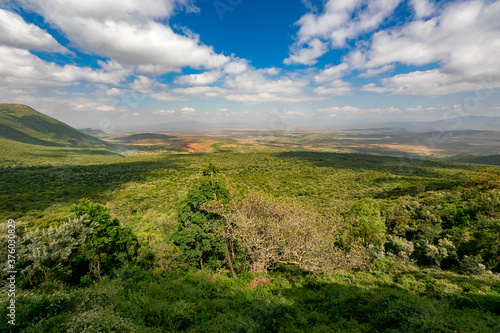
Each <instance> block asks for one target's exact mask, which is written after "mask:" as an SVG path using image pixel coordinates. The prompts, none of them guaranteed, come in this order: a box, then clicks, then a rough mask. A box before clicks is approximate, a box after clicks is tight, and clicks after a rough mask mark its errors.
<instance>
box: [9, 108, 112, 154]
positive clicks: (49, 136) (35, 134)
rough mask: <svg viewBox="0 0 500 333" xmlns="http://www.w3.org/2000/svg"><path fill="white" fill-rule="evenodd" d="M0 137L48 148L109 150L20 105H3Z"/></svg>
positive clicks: (85, 135)
mask: <svg viewBox="0 0 500 333" xmlns="http://www.w3.org/2000/svg"><path fill="white" fill-rule="evenodd" d="M0 137H2V138H4V139H8V140H12V141H17V142H21V143H27V144H33V145H40V146H48V147H68V146H73V147H76V146H79V147H90V146H102V147H105V146H106V144H105V143H104V142H103V141H101V140H99V139H96V138H94V137H91V136H89V135H87V134H85V133H82V132H80V131H78V130H76V129H74V128H73V127H71V126H68V125H66V124H64V123H62V122H60V121H58V120H56V119H54V118H51V117H49V116H47V115H44V114H42V113H40V112H38V111H36V110H34V109H32V108H30V107H29V106H26V105H21V104H0Z"/></svg>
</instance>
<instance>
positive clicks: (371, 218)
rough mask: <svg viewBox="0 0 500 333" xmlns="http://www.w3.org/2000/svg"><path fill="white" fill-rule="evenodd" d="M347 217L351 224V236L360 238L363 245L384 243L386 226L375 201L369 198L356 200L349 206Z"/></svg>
mask: <svg viewBox="0 0 500 333" xmlns="http://www.w3.org/2000/svg"><path fill="white" fill-rule="evenodd" d="M348 217H349V221H350V223H351V225H352V226H351V237H352V238H354V239H357V238H359V239H361V240H362V242H363V245H364V246H368V245H375V246H379V245H383V244H384V242H385V233H386V227H385V224H384V222H383V220H382V218H381V216H380V210H379V208H378V206H377V203H376V202H375V201H373V200H370V199H362V200H360V201H358V202H357V203H355V204H354V205H353V206H352V207H351V209H350V211H349V213H348Z"/></svg>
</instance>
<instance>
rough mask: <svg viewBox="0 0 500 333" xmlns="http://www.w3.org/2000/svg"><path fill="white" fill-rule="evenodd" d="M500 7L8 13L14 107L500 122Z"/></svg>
mask: <svg viewBox="0 0 500 333" xmlns="http://www.w3.org/2000/svg"><path fill="white" fill-rule="evenodd" d="M498 17H500V2H498V1H487V0H483V1H480V0H478V1H437V2H433V1H430V0H408V1H400V0H349V1H347V0H324V1H317V0H316V1H314V0H288V1H283V0H282V1H278V0H275V1H261V0H252V1H250V0H199V1H195V0H141V1H135V0H86V1H76V0H47V1H37V0H14V1H5V0H0V57H1V59H2V60H1V61H0V89H1V92H0V101H1V102H5V103H11V102H15V103H24V104H28V105H30V106H32V107H34V108H36V109H38V110H40V111H42V112H44V113H46V114H48V115H50V116H53V117H55V118H57V119H60V120H62V121H64V122H66V123H68V124H70V125H72V126H75V127H78V128H81V127H94V128H101V129H103V130H108V131H109V130H117V129H120V128H131V127H134V126H143V127H144V126H145V127H147V126H148V125H156V124H161V123H169V122H174V121H179V120H202V121H212V122H244V123H252V124H258V125H260V126H264V127H265V126H268V125H269V123H270V122H272V119H273V117H276V115H279V117H280V119H285V120H286V121H289V122H290V123H293V124H298V125H300V124H303V125H304V126H306V125H307V126H309V125H315V124H318V125H325V124H332V125H334V124H335V123H339V122H343V121H352V122H356V121H359V122H361V121H367V120H374V121H375V120H376V121H393V120H419V121H427V120H429V121H430V120H438V119H446V118H450V117H455V116H463V115H468V114H474V115H486V116H500V94H499V93H498V89H499V88H500V23H499V22H498Z"/></svg>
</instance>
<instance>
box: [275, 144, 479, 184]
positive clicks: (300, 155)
mask: <svg viewBox="0 0 500 333" xmlns="http://www.w3.org/2000/svg"><path fill="white" fill-rule="evenodd" d="M276 156H277V157H278V158H282V159H297V160H302V161H306V162H309V163H311V164H313V166H315V167H331V168H342V169H351V170H371V171H378V172H385V173H389V174H393V175H398V176H406V177H424V178H439V177H440V176H441V174H440V173H439V172H438V170H435V169H433V168H441V169H455V170H476V169H479V168H480V167H479V166H473V165H463V164H455V163H443V162H436V161H430V160H420V159H410V158H398V157H389V156H376V155H361V154H343V153H322V152H306V151H304V152H283V153H278V154H276Z"/></svg>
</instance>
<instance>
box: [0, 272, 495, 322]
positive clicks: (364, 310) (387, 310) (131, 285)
mask: <svg viewBox="0 0 500 333" xmlns="http://www.w3.org/2000/svg"><path fill="white" fill-rule="evenodd" d="M367 278H368V279H370V278H369V277H367ZM250 279H251V277H250ZM376 281H377V280H370V281H369V283H370V285H367V286H363V285H351V284H346V283H345V282H343V281H341V280H339V281H338V282H319V281H314V280H305V281H302V282H301V283H300V284H299V285H295V286H294V285H293V284H291V283H290V282H292V283H293V279H292V281H288V280H287V279H284V278H272V277H261V278H254V279H253V280H251V281H250V280H245V281H242V280H241V278H240V279H239V280H238V281H234V280H232V279H228V278H227V277H225V276H217V275H213V276H210V274H208V273H200V272H198V273H189V274H188V275H187V276H184V277H181V278H179V279H166V280H163V281H162V282H157V281H151V279H148V280H147V281H146V280H143V279H141V278H140V277H138V279H135V278H133V277H130V278H128V279H126V280H123V279H122V281H119V280H114V281H110V282H107V283H104V284H103V285H102V286H97V287H96V288H95V290H90V291H89V292H90V293H91V294H95V295H98V297H96V300H95V301H93V299H94V298H93V297H90V298H87V300H86V305H85V307H84V308H85V309H87V311H92V309H94V308H97V309H99V308H100V307H101V306H102V305H101V304H102V303H103V302H104V303H106V304H112V305H113V306H114V307H115V309H116V312H117V313H119V314H120V316H121V317H122V318H130V319H131V320H132V321H133V322H134V323H135V324H136V325H139V326H140V327H143V328H144V331H145V332H147V331H148V328H157V329H159V330H161V331H166V332H454V331H455V332H472V331H474V332H493V331H495V329H497V328H498V325H499V322H498V315H499V314H500V297H498V296H492V295H481V294H480V293H475V294H471V293H469V294H466V295H464V294H463V293H462V292H460V291H458V289H457V290H455V291H454V292H449V291H446V290H445V289H443V288H441V287H442V286H443V285H442V284H439V283H437V284H435V285H434V282H431V283H429V284H428V287H429V288H428V290H427V291H424V293H421V294H419V293H417V292H412V291H410V290H407V289H405V288H403V287H398V286H396V285H394V283H392V282H391V281H387V282H382V281H381V280H378V282H379V283H376V284H371V283H374V282H376ZM450 282H452V283H453V281H450ZM483 286H484V287H487V286H486V285H484V284H483ZM458 288H459V289H461V288H460V287H458ZM111 290H112V291H111ZM78 297H79V296H78V295H77V294H73V295H72V296H70V298H71V299H72V300H73V301H71V302H67V303H69V305H70V307H69V308H66V309H64V310H62V311H61V310H59V309H57V310H56V311H54V310H51V309H52V308H50V307H49V308H47V309H45V308H46V307H41V306H38V307H37V306H27V304H24V303H26V302H27V301H29V299H24V298H23V299H22V300H21V302H23V303H21V304H20V305H19V306H18V308H19V312H20V313H19V316H20V317H21V318H35V317H38V313H34V312H35V311H39V310H38V309H40V308H41V309H43V310H42V311H45V313H44V315H43V316H42V317H45V318H51V317H52V318H54V319H53V320H52V322H57V319H61V320H68V318H69V317H68V316H65V315H64V314H61V312H68V314H69V313H71V315H74V312H75V311H76V310H77V309H79V308H80V309H81V307H79V306H78V305H79V304H80V302H82V301H81V300H79V298H78ZM5 308H6V307H5V306H4V307H2V309H4V310H3V313H5V311H6V310H5ZM30 311H31V313H30ZM35 315H36V316H35ZM79 315H80V314H79ZM57 316H60V317H59V318H55V317H57ZM96 319H97V320H99V319H98V317H96ZM32 320H33V319H32ZM49 322H50V321H47V323H49ZM28 324H29V320H28V321H22V322H21V325H28ZM0 327H1V326H0ZM24 327H25V326H24ZM47 328H48V327H47Z"/></svg>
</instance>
